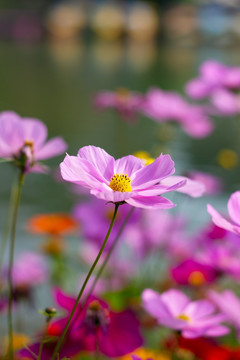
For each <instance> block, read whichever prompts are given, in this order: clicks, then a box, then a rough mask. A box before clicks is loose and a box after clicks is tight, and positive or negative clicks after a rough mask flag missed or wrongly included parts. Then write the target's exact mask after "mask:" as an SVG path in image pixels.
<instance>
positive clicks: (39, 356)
mask: <svg viewBox="0 0 240 360" xmlns="http://www.w3.org/2000/svg"><path fill="white" fill-rule="evenodd" d="M50 320H51V318H49V319H47V324H46V327H45V331H44V334H43V337H42V341H41V343H40V347H39V352H38V357H37V359H38V360H41V356H42V350H43V346H44V342H45V338H46V335H47V330H48V325H49V321H50Z"/></svg>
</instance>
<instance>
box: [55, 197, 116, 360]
mask: <svg viewBox="0 0 240 360" xmlns="http://www.w3.org/2000/svg"><path fill="white" fill-rule="evenodd" d="M119 206H120V203H116V204H115V209H114V214H113V217H112V220H111V223H110V226H109V229H108V232H107V235H106V237H105V239H104V242H103V244H102V246H101V249H100V251H99V253H98V255H97V257H96V259H95V261H94V263H93V264H92V266H91V268H90V270H89V272H88V274H87V276H86V279H85V281H84V283H83V285H82V287H81V289H80V291H79V294H78V296H77V299H76V301H75V304H74V306H73V309H72V311H71V313H70V315H69V318H68V321H67V323H66V325H65V328H64V330H63V332H62V335H61V336H60V338H59V340H58V342H57V344H56V347H55V349H54V352H53V355H52V357H51V359H50V360H54V359H55V358H56V356H57V354H58V352H59V350H60V348H61V345H62V343H63V341H64V338H65V335H66V333H67V331H68V328H69V325H70V322H71V320H72V318H73V316H74V313H75V311H76V308H77V306H78V304H79V301H80V300H81V297H82V294H83V292H84V290H85V288H86V285H87V283H88V280H89V279H90V277H91V275H92V273H93V271H94V269H95V267H96V265H97V263H98V260H99V259H100V257H101V255H102V253H103V251H104V248H105V246H106V244H107V241H108V238H109V236H110V233H111V230H112V227H113V224H114V221H115V219H116V215H117V211H118V208H119Z"/></svg>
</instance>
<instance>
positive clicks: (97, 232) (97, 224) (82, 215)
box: [73, 198, 140, 249]
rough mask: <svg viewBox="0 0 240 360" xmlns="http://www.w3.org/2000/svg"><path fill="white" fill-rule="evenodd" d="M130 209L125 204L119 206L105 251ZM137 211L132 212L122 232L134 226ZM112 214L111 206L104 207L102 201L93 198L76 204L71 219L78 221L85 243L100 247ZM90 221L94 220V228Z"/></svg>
mask: <svg viewBox="0 0 240 360" xmlns="http://www.w3.org/2000/svg"><path fill="white" fill-rule="evenodd" d="M130 209H131V206H130V205H128V204H125V206H121V207H120V209H119V210H118V215H117V218H116V221H115V226H114V227H113V229H112V232H111V236H110V239H109V241H108V244H107V249H108V248H109V246H111V243H112V240H114V239H115V237H116V236H117V234H118V232H119V230H120V228H121V226H122V224H123V222H124V220H125V218H126V216H127V214H128V213H129V211H130ZM136 210H137V209H136ZM139 211H140V210H139ZM139 211H134V213H133V214H132V216H131V217H130V219H129V221H128V223H127V225H126V227H125V229H124V232H125V231H126V229H127V228H128V226H129V225H130V224H132V223H134V224H136V222H137V221H138V219H139ZM113 212H114V205H113V204H109V206H106V204H105V203H104V202H103V201H101V200H99V199H97V198H93V200H91V201H90V202H87V203H79V204H77V205H76V206H75V207H74V209H73V217H74V218H75V219H76V220H77V221H79V223H80V231H81V234H82V235H83V237H84V238H85V239H87V241H89V240H90V241H92V242H94V243H96V244H97V245H99V246H101V244H102V234H105V233H107V230H108V227H109V221H110V220H111V218H112V216H113ZM92 219H94V226H93V221H92ZM124 232H123V234H124Z"/></svg>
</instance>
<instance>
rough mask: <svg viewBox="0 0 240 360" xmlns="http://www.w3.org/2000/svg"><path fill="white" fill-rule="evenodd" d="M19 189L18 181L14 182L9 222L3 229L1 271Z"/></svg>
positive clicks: (0, 256)
mask: <svg viewBox="0 0 240 360" xmlns="http://www.w3.org/2000/svg"><path fill="white" fill-rule="evenodd" d="M17 187H18V184H17V182H16V181H14V183H13V185H12V189H11V194H10V200H9V206H8V212H7V220H6V222H5V226H4V229H3V234H2V241H1V245H0V269H2V264H3V259H4V253H5V250H6V245H7V241H8V236H9V232H10V226H11V222H12V214H13V208H14V202H15V198H16V193H17Z"/></svg>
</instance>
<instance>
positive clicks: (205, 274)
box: [171, 259, 218, 286]
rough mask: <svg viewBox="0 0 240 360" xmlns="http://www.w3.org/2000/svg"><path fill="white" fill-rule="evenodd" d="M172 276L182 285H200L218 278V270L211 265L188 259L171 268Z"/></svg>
mask: <svg viewBox="0 0 240 360" xmlns="http://www.w3.org/2000/svg"><path fill="white" fill-rule="evenodd" d="M171 275H172V278H173V279H174V280H175V282H176V283H177V284H180V285H193V286H200V285H203V284H206V283H211V282H213V281H214V280H215V279H216V278H217V275H218V274H217V271H216V270H215V269H214V268H212V267H211V266H209V265H205V264H202V263H200V262H197V261H195V260H193V259H187V260H185V261H183V262H182V263H181V264H179V265H177V266H176V267H174V268H172V269H171Z"/></svg>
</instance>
